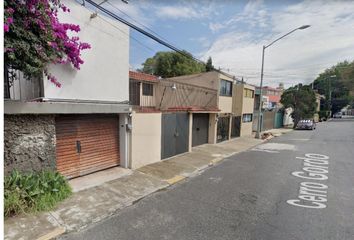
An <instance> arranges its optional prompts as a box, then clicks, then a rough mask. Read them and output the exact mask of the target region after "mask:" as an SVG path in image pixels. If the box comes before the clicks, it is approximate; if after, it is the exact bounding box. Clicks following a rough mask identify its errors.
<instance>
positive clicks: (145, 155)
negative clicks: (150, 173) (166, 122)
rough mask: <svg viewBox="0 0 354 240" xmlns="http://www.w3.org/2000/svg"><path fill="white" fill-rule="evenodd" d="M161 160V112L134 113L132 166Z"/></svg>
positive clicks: (135, 166)
mask: <svg viewBox="0 0 354 240" xmlns="http://www.w3.org/2000/svg"><path fill="white" fill-rule="evenodd" d="M160 160H161V113H135V112H134V113H133V114H132V132H131V168H132V169H136V168H139V167H142V166H144V165H147V164H150V163H154V162H158V161H160Z"/></svg>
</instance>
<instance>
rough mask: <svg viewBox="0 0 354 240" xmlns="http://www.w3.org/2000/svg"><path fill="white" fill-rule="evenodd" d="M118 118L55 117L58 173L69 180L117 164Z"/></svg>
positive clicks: (91, 116) (93, 116)
mask: <svg viewBox="0 0 354 240" xmlns="http://www.w3.org/2000/svg"><path fill="white" fill-rule="evenodd" d="M118 122H119V121H118V116H110V115H109V116H105V115H64V116H59V117H57V118H56V141H57V143H56V155H57V170H58V171H59V172H60V173H61V174H63V175H64V176H66V177H68V178H73V177H78V176H82V175H85V174H88V173H92V172H95V171H98V170H102V169H105V168H109V167H112V166H116V165H119V123H118Z"/></svg>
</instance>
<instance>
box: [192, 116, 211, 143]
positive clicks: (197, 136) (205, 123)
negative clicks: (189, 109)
mask: <svg viewBox="0 0 354 240" xmlns="http://www.w3.org/2000/svg"><path fill="white" fill-rule="evenodd" d="M192 129H193V130H192V146H193V147H194V146H198V145H202V144H205V143H208V130H209V114H208V113H194V114H193V127H192Z"/></svg>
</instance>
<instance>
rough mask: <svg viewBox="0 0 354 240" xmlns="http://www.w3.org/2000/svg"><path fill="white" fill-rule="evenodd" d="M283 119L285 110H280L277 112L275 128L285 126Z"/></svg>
mask: <svg viewBox="0 0 354 240" xmlns="http://www.w3.org/2000/svg"><path fill="white" fill-rule="evenodd" d="M283 120H284V112H283V111H281V110H279V111H278V112H277V113H276V114H275V122H274V128H281V127H283Z"/></svg>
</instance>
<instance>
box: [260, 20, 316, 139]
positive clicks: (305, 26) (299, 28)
mask: <svg viewBox="0 0 354 240" xmlns="http://www.w3.org/2000/svg"><path fill="white" fill-rule="evenodd" d="M308 27H310V25H303V26H301V27H298V28H295V29H294V30H292V31H290V32H288V33H287V34H284V35H283V36H281V37H279V38H277V39H275V40H274V41H273V42H271V43H270V44H268V45H263V51H262V70H261V84H260V92H259V110H258V124H257V132H256V138H261V134H260V132H261V126H262V121H263V119H262V97H263V96H262V88H263V68H264V51H265V49H266V48H268V47H270V46H272V45H273V44H274V43H275V42H277V41H279V40H280V39H282V38H284V37H286V36H288V35H290V34H292V33H293V32H295V31H297V30H303V29H306V28H308Z"/></svg>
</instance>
